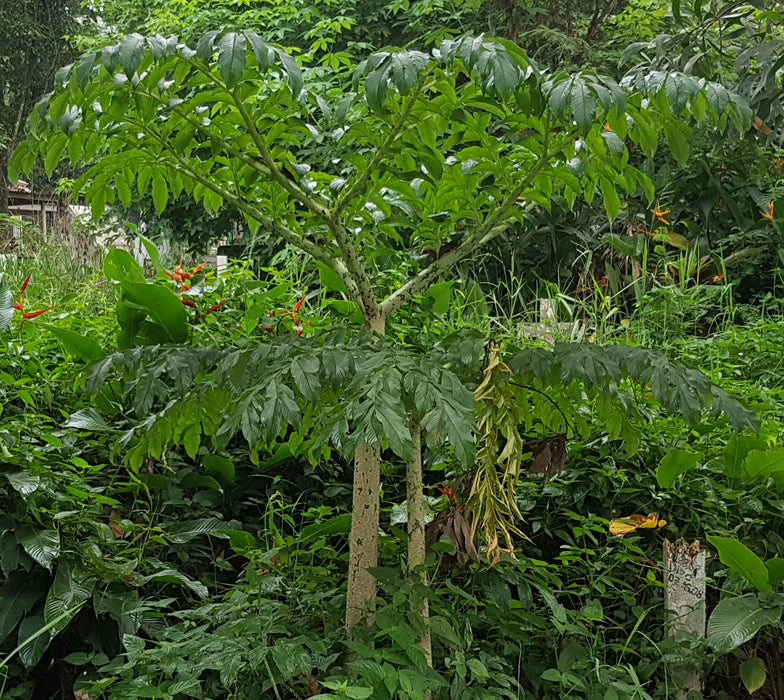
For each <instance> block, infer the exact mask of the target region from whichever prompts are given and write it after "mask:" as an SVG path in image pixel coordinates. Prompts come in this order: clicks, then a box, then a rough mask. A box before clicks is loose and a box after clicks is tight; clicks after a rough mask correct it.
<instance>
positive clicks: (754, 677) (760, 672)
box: [740, 656, 768, 693]
mask: <svg viewBox="0 0 784 700" xmlns="http://www.w3.org/2000/svg"><path fill="white" fill-rule="evenodd" d="M767 675H768V672H767V669H766V668H765V662H764V661H763V660H762V659H760V658H759V657H758V656H750V657H749V658H748V659H746V660H745V661H743V662H742V663H741V665H740V679H741V680H742V681H743V685H745V686H746V690H748V691H749V692H750V693H753V692H755V691H757V690H759V689H760V688H761V687H762V686H763V685H765V680H766V678H767Z"/></svg>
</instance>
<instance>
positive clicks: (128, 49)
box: [117, 34, 145, 78]
mask: <svg viewBox="0 0 784 700" xmlns="http://www.w3.org/2000/svg"><path fill="white" fill-rule="evenodd" d="M144 44H145V41H144V37H143V36H142V35H141V34H128V35H127V36H124V37H123V38H122V39H121V40H120V45H119V50H118V52H117V58H118V60H119V63H120V68H122V69H123V72H124V73H125V75H127V76H128V78H131V77H132V76H133V74H134V73H135V72H136V69H137V68H138V67H139V65H140V64H141V62H142V58H143V57H144Z"/></svg>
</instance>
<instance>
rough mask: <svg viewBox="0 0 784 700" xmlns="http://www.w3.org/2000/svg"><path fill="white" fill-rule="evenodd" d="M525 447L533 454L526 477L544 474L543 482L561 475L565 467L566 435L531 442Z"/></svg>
mask: <svg viewBox="0 0 784 700" xmlns="http://www.w3.org/2000/svg"><path fill="white" fill-rule="evenodd" d="M525 447H526V448H527V449H529V450H531V451H532V452H533V457H532V458H531V464H530V466H529V467H528V475H529V476H531V475H533V474H544V480H545V482H548V481H550V479H552V478H553V477H554V476H557V475H558V474H560V473H562V472H563V470H564V466H565V465H566V454H567V453H566V433H561V434H560V435H554V436H552V437H546V438H541V439H539V440H531V441H530V442H527V443H526V444H525Z"/></svg>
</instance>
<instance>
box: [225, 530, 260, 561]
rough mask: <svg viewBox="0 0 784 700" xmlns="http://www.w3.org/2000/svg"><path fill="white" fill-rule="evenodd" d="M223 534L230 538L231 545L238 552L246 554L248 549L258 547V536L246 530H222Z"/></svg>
mask: <svg viewBox="0 0 784 700" xmlns="http://www.w3.org/2000/svg"><path fill="white" fill-rule="evenodd" d="M221 534H223V535H226V537H228V538H229V546H230V547H231V548H232V549H233V550H234V551H235V552H237V554H243V555H244V554H245V553H246V552H247V551H248V550H253V549H258V548H259V543H258V542H257V541H256V538H255V537H254V536H253V535H251V534H250V533H249V532H245V530H222V531H221Z"/></svg>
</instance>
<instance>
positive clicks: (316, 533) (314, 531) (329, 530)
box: [299, 513, 351, 544]
mask: <svg viewBox="0 0 784 700" xmlns="http://www.w3.org/2000/svg"><path fill="white" fill-rule="evenodd" d="M350 531H351V513H343V514H342V515H336V516H335V517H334V518H330V519H329V520H326V521H325V522H323V523H315V524H313V525H307V526H306V527H304V528H302V531H301V532H300V533H299V541H300V542H301V543H302V544H304V543H306V542H312V541H313V540H317V539H319V538H320V537H328V536H330V535H347V534H348V533H349V532H350Z"/></svg>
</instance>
